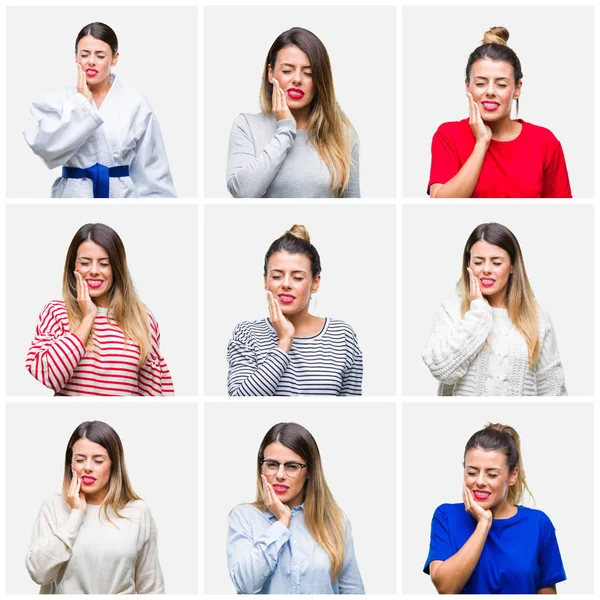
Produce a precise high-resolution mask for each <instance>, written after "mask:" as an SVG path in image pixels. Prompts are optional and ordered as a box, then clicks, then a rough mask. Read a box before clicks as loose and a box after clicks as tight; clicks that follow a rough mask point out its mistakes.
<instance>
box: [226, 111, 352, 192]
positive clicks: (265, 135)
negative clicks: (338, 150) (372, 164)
mask: <svg viewBox="0 0 600 600" xmlns="http://www.w3.org/2000/svg"><path fill="white" fill-rule="evenodd" d="M358 150H359V144H358V137H357V135H356V132H355V131H354V130H352V141H351V153H352V165H351V168H350V180H349V182H348V187H347V188H346V191H345V193H344V196H343V197H344V198H360V184H359V177H358ZM329 182H330V175H329V169H328V168H327V165H326V164H325V163H324V162H323V160H322V159H321V157H320V156H319V153H318V152H317V149H316V148H315V147H314V146H313V145H312V144H311V142H310V141H309V140H308V134H307V131H306V129H296V121H294V120H293V119H286V120H282V121H277V119H275V116H273V115H265V114H256V115H252V114H246V113H242V114H240V115H238V116H237V117H236V119H235V121H234V122H233V126H232V128H231V134H230V136H229V154H228V157H227V189H228V190H229V193H230V194H231V195H232V196H233V197H234V198H335V197H336V196H335V194H334V193H333V192H331V191H329Z"/></svg>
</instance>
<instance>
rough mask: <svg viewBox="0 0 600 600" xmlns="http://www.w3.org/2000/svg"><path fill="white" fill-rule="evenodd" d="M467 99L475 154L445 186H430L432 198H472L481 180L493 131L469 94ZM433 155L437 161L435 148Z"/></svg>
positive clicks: (436, 184)
mask: <svg viewBox="0 0 600 600" xmlns="http://www.w3.org/2000/svg"><path fill="white" fill-rule="evenodd" d="M467 98H468V99H469V125H470V126H471V131H472V132H473V135H474V136H475V146H474V147H473V152H472V153H471V156H469V158H468V159H467V160H466V162H465V164H464V165H463V166H462V167H461V169H460V170H459V171H458V173H457V174H456V175H455V176H454V177H452V179H450V180H449V181H447V182H446V183H444V184H441V183H433V184H432V185H431V186H430V188H429V195H430V196H431V197H432V198H470V197H471V196H472V195H473V191H474V190H475V186H476V185H477V181H478V180H479V175H480V173H481V167H482V166H483V160H484V158H485V155H486V152H487V149H488V147H489V145H490V141H491V139H492V130H491V129H490V128H489V127H488V126H487V125H486V124H485V123H484V122H483V119H482V118H481V114H480V112H479V107H478V106H477V103H476V102H475V101H474V100H473V96H471V94H470V93H469V92H467ZM434 142H435V139H434ZM432 153H433V154H434V156H433V158H432V160H435V153H434V152H433V148H432ZM433 171H434V168H433V167H432V172H433Z"/></svg>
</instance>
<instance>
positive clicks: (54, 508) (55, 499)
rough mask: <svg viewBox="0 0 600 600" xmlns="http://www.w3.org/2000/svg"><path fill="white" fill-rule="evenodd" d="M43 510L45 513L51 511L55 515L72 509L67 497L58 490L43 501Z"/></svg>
mask: <svg viewBox="0 0 600 600" xmlns="http://www.w3.org/2000/svg"><path fill="white" fill-rule="evenodd" d="M41 511H42V512H45V513H51V514H53V515H58V514H60V513H68V512H70V511H71V509H70V508H69V505H68V504H67V503H66V501H65V499H64V498H63V497H62V494H59V493H58V492H52V493H51V494H49V495H48V496H46V498H44V501H43V502H42V507H41Z"/></svg>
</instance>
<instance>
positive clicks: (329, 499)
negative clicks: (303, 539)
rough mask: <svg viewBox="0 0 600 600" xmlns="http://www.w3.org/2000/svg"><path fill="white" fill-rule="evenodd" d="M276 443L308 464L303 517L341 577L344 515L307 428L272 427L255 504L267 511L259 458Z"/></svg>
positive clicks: (261, 450) (333, 571)
mask: <svg viewBox="0 0 600 600" xmlns="http://www.w3.org/2000/svg"><path fill="white" fill-rule="evenodd" d="M273 442H279V443H280V444H283V445H284V446H285V447H286V448H289V449H290V450H292V452H295V453H296V454H298V455H299V456H301V457H302V459H303V460H304V461H305V462H306V463H307V464H308V467H307V468H308V477H307V479H306V483H305V487H304V518H305V521H306V526H307V527H308V530H309V532H310V534H311V535H312V537H313V538H314V539H315V541H316V542H317V543H318V544H319V546H321V547H322V548H323V549H324V550H325V552H327V554H328V555H329V560H330V562H331V580H332V581H333V580H335V579H337V577H339V574H340V572H341V570H342V565H343V564H344V542H345V539H344V514H343V512H342V510H341V508H340V507H339V506H338V505H337V503H336V501H335V500H334V498H333V494H332V493H331V491H330V490H329V487H328V486H327V482H326V481H325V475H324V473H323V468H322V465H321V454H320V452H319V447H318V446H317V442H316V441H315V439H314V438H313V436H312V435H311V433H310V431H308V429H306V428H304V427H302V425H298V424H297V423H278V424H277V425H274V426H273V427H271V429H269V431H268V432H267V434H266V435H265V437H264V439H263V441H262V443H261V445H260V448H259V450H258V462H257V472H256V500H255V501H254V502H253V505H254V506H256V507H257V508H258V509H259V510H261V511H263V512H264V511H266V510H267V508H266V505H265V498H264V494H263V484H262V480H261V477H260V476H261V463H260V461H261V460H263V458H264V452H265V448H266V447H267V446H268V445H269V444H272V443H273Z"/></svg>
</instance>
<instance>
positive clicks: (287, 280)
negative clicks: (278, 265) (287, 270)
mask: <svg viewBox="0 0 600 600" xmlns="http://www.w3.org/2000/svg"><path fill="white" fill-rule="evenodd" d="M281 285H282V287H284V288H285V289H286V290H289V289H290V288H291V287H292V279H291V277H290V276H289V275H285V276H284V277H283V279H282V280H281Z"/></svg>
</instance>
